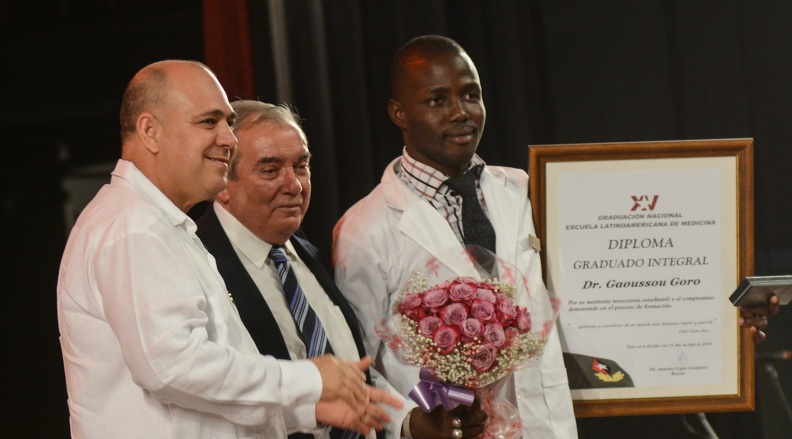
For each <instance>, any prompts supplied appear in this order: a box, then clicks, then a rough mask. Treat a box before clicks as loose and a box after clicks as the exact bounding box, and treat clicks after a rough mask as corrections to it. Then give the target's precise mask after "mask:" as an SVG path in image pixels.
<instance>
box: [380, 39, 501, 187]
mask: <svg viewBox="0 0 792 439" xmlns="http://www.w3.org/2000/svg"><path fill="white" fill-rule="evenodd" d="M394 88H395V90H394V97H393V98H392V99H391V100H390V101H389V102H388V114H389V115H390V117H391V120H393V123H395V124H396V126H398V127H399V128H401V130H402V135H403V137H404V144H405V147H406V148H407V153H408V154H410V156H411V157H412V158H414V159H415V160H418V161H419V162H421V163H424V164H426V165H429V166H431V167H433V168H435V169H437V170H439V171H441V172H444V173H445V174H447V175H448V176H450V177H454V176H457V175H459V174H461V173H463V172H465V171H466V170H467V168H468V165H469V163H470V159H471V158H472V157H473V154H474V153H475V152H476V148H478V144H479V141H480V140H481V135H482V133H483V132H484V122H485V120H486V110H485V108H484V101H483V99H482V96H481V84H480V82H479V77H478V72H477V71H476V67H475V66H474V65H473V61H471V60H470V57H468V56H467V54H465V53H454V52H450V53H445V54H441V55H435V56H432V57H424V58H418V59H417V60H416V61H415V62H413V63H411V64H410V65H408V66H407V67H406V68H405V69H404V74H403V75H402V76H401V77H399V78H398V80H397V83H396V85H395V87H394Z"/></svg>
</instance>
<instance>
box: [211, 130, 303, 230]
mask: <svg viewBox="0 0 792 439" xmlns="http://www.w3.org/2000/svg"><path fill="white" fill-rule="evenodd" d="M237 136H239V147H238V149H237V153H236V154H237V156H236V157H235V159H234V160H235V165H234V172H233V178H229V180H228V185H227V189H226V191H224V192H223V193H221V194H220V197H219V199H220V201H221V204H222V205H223V207H225V208H226V209H227V210H228V211H229V212H230V213H231V214H232V215H234V217H236V218H237V219H238V220H239V221H240V222H241V223H242V224H243V225H244V226H245V227H247V228H248V229H250V231H252V232H253V233H254V234H255V235H256V236H258V237H259V238H261V239H262V240H264V241H265V242H268V243H270V244H283V243H285V242H286V241H287V240H288V239H289V238H290V237H291V235H292V234H293V233H294V232H295V231H296V230H297V229H298V228H299V227H300V223H302V220H303V217H304V215H305V212H306V211H307V210H308V204H309V203H310V201H311V170H310V168H309V162H310V159H311V154H310V152H309V151H308V145H307V142H306V140H305V138H304V137H303V135H302V134H301V131H300V130H299V129H298V127H297V126H296V125H294V124H292V123H285V122H278V121H262V122H259V123H256V124H255V125H251V126H249V127H245V128H243V129H241V130H240V131H238V132H237Z"/></svg>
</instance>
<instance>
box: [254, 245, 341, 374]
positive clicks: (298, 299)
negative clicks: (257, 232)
mask: <svg viewBox="0 0 792 439" xmlns="http://www.w3.org/2000/svg"><path fill="white" fill-rule="evenodd" d="M269 258H270V259H271V260H272V262H274V263H275V267H276V268H277V269H278V276H279V277H280V281H281V284H282V285H283V294H285V295H286V303H288V304H289V310H291V313H292V317H294V323H296V324H297V329H298V330H299V331H300V335H302V339H303V343H305V350H306V352H307V354H308V358H311V357H318V356H321V355H324V354H332V353H333V348H332V347H331V346H330V342H329V341H328V340H327V334H326V333H325V331H324V328H322V323H321V322H320V321H319V317H317V315H316V313H315V312H314V310H313V309H312V308H311V305H309V304H308V300H307V299H306V298H305V293H303V290H302V288H300V284H299V283H298V282H297V276H295V275H294V270H293V269H292V267H291V264H290V263H289V259H288V258H287V257H286V252H285V251H284V249H283V246H282V245H273V246H272V249H270V252H269Z"/></svg>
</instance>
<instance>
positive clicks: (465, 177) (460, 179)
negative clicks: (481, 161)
mask: <svg viewBox="0 0 792 439" xmlns="http://www.w3.org/2000/svg"><path fill="white" fill-rule="evenodd" d="M445 185H446V186H448V188H449V189H451V190H453V191H456V192H457V193H458V194H459V195H461V196H462V198H470V197H476V198H478V197H477V195H476V176H475V172H473V171H469V172H466V173H464V174H462V175H457V176H456V177H451V178H449V179H448V180H446V181H445Z"/></svg>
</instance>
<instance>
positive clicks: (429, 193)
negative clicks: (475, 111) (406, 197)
mask: <svg viewBox="0 0 792 439" xmlns="http://www.w3.org/2000/svg"><path fill="white" fill-rule="evenodd" d="M486 165H487V164H486V163H485V162H484V160H483V159H482V158H481V157H479V156H478V154H473V158H472V159H470V163H469V164H468V167H467V169H466V170H465V172H468V171H470V170H471V169H472V170H473V172H475V173H476V178H478V177H480V176H481V172H482V171H483V170H484V167H485V166H486ZM399 174H401V175H402V176H403V177H406V179H407V180H408V181H409V182H410V183H411V184H412V185H413V187H414V188H415V189H416V190H418V192H420V193H421V194H422V195H423V196H425V197H426V198H430V199H431V198H434V197H435V195H437V192H438V190H440V188H441V186H442V184H443V183H444V182H445V181H446V180H448V179H449V178H450V177H449V176H448V175H446V174H445V173H444V172H442V171H439V170H437V169H435V168H433V167H431V166H429V165H427V164H424V163H421V162H419V161H418V160H415V159H414V158H412V157H411V156H410V154H409V153H408V152H407V147H404V148H403V149H402V160H401V168H400V169H399ZM443 187H445V186H443Z"/></svg>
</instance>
